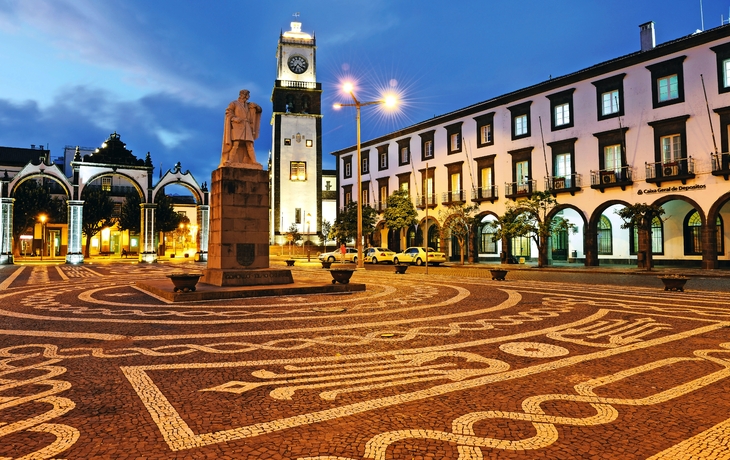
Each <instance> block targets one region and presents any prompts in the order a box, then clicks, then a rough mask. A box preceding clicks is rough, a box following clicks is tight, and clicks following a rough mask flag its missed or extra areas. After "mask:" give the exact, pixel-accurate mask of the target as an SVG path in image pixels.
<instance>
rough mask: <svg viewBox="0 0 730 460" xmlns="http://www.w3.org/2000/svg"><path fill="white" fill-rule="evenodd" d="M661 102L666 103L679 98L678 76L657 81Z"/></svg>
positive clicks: (670, 76)
mask: <svg viewBox="0 0 730 460" xmlns="http://www.w3.org/2000/svg"><path fill="white" fill-rule="evenodd" d="M657 87H658V90H659V102H665V101H669V100H672V99H677V98H678V97H679V85H678V82H677V75H676V74H675V75H669V76H666V77H662V78H660V79H658V80H657Z"/></svg>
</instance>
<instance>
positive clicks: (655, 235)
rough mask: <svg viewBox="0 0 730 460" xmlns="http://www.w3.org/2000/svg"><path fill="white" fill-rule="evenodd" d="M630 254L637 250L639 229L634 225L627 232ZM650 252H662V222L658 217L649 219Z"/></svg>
mask: <svg viewBox="0 0 730 460" xmlns="http://www.w3.org/2000/svg"><path fill="white" fill-rule="evenodd" d="M629 235H630V244H631V246H630V247H631V254H637V253H638V252H639V229H638V228H636V227H634V228H633V229H632V231H631V232H630V233H629ZM651 253H652V254H664V222H662V220H661V219H660V218H659V217H655V218H654V220H652V221H651Z"/></svg>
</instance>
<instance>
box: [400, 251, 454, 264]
mask: <svg viewBox="0 0 730 460" xmlns="http://www.w3.org/2000/svg"><path fill="white" fill-rule="evenodd" d="M444 262H446V254H444V253H443V252H438V251H434V250H433V249H431V248H429V249H428V264H429V265H435V266H438V265H439V264H442V263H444ZM393 263H396V264H399V263H405V264H416V265H423V264H424V263H426V248H423V247H420V246H414V247H412V248H408V249H406V250H405V251H403V252H399V253H398V254H396V255H395V256H394V257H393Z"/></svg>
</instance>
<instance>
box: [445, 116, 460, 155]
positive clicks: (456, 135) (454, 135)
mask: <svg viewBox="0 0 730 460" xmlns="http://www.w3.org/2000/svg"><path fill="white" fill-rule="evenodd" d="M462 124H463V122H461V121H460V122H458V123H454V124H451V125H448V126H444V129H445V130H446V139H447V140H448V154H449V155H451V154H452V153H458V152H461V125H462Z"/></svg>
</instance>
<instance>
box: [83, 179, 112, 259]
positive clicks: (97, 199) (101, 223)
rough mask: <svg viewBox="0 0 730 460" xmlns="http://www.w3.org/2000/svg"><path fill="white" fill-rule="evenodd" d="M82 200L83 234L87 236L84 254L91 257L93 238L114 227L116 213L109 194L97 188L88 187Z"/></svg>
mask: <svg viewBox="0 0 730 460" xmlns="http://www.w3.org/2000/svg"><path fill="white" fill-rule="evenodd" d="M81 199H82V200H84V212H83V218H82V220H81V232H82V233H83V234H84V235H86V249H85V251H84V254H85V257H89V248H90V247H91V238H93V237H94V235H96V234H97V233H99V231H101V229H102V228H105V227H112V226H114V224H115V223H116V219H114V218H113V217H112V214H113V213H114V201H112V199H111V197H110V196H109V192H105V191H104V190H102V189H100V188H96V187H94V188H92V187H87V188H86V189H84V192H83V194H82V196H81Z"/></svg>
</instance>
